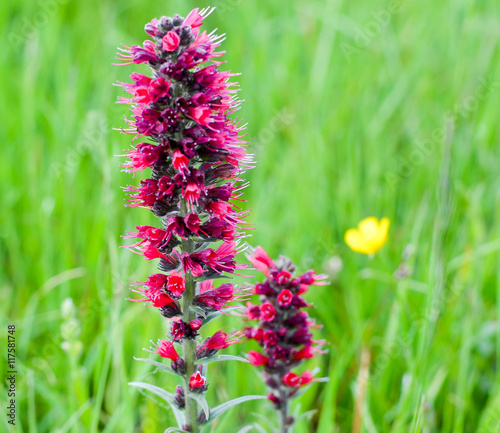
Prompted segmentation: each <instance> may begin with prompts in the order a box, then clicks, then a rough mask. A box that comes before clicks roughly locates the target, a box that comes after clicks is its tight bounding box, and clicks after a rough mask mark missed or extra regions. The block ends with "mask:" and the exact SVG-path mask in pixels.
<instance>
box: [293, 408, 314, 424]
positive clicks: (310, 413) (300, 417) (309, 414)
mask: <svg viewBox="0 0 500 433" xmlns="http://www.w3.org/2000/svg"><path fill="white" fill-rule="evenodd" d="M317 411H318V409H312V410H308V411H307V412H304V413H301V414H300V415H297V416H296V417H295V422H296V423H297V422H299V421H301V420H303V419H305V418H307V419H308V420H310V419H311V417H312V416H313V415H314V414H315V413H316V412H317Z"/></svg>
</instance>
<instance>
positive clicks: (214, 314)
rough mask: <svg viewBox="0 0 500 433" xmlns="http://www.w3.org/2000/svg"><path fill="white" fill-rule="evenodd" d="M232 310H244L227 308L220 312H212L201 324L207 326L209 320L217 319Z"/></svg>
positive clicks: (241, 308) (242, 308)
mask: <svg viewBox="0 0 500 433" xmlns="http://www.w3.org/2000/svg"><path fill="white" fill-rule="evenodd" d="M233 310H244V307H241V306H240V307H228V308H223V309H222V311H214V312H212V313H210V314H208V315H207V317H206V318H205V319H203V324H204V325H205V324H207V323H208V322H210V321H211V320H213V319H215V318H216V317H219V316H220V315H221V314H224V313H227V312H229V311H233Z"/></svg>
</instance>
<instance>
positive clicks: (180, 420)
mask: <svg viewBox="0 0 500 433" xmlns="http://www.w3.org/2000/svg"><path fill="white" fill-rule="evenodd" d="M129 385H130V386H135V387H137V388H140V389H145V390H147V391H150V392H152V393H153V394H155V395H157V396H158V397H160V398H161V399H163V400H165V401H166V402H167V403H168V404H169V405H170V407H171V408H172V411H173V412H174V416H175V420H176V421H177V425H178V427H179V428H181V427H182V426H183V425H184V424H185V423H186V419H185V417H184V413H183V412H182V411H181V410H180V409H179V408H178V407H177V405H176V404H175V396H174V394H172V393H170V392H167V391H165V390H164V389H163V388H160V387H158V386H155V385H151V384H150V383H145V382H130V383H129ZM181 431H182V430H181Z"/></svg>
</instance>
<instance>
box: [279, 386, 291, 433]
mask: <svg viewBox="0 0 500 433" xmlns="http://www.w3.org/2000/svg"><path fill="white" fill-rule="evenodd" d="M280 398H281V400H282V401H283V403H282V406H281V408H280V412H279V417H280V433H289V431H290V430H289V427H290V426H289V425H288V396H287V395H286V392H285V391H284V390H283V389H281V391H280Z"/></svg>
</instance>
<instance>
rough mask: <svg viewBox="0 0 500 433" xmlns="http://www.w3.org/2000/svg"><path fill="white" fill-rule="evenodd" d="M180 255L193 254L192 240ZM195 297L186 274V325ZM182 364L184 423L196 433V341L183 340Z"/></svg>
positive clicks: (184, 243) (183, 245) (184, 210)
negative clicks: (191, 384)
mask: <svg viewBox="0 0 500 433" xmlns="http://www.w3.org/2000/svg"><path fill="white" fill-rule="evenodd" d="M186 214H187V205H186V200H185V199H184V198H183V199H181V216H185V215H186ZM181 252H182V253H188V254H191V253H193V240H192V239H183V240H182V243H181ZM194 296H195V281H194V278H193V275H192V274H191V273H190V272H187V273H186V290H185V291H184V293H183V295H182V308H183V314H182V320H183V321H184V322H185V323H186V324H187V323H189V322H191V320H194V319H195V317H194V313H193V312H192V311H191V306H192V304H193V298H194ZM184 363H185V367H186V376H185V377H186V381H185V388H186V389H185V396H186V411H185V413H186V423H187V425H188V427H189V429H190V430H189V431H190V432H192V433H198V432H199V428H198V406H197V404H196V401H195V400H193V399H192V398H190V395H191V394H192V393H191V390H190V388H189V379H190V377H191V376H192V374H193V373H194V372H195V366H196V340H190V339H187V338H186V339H184Z"/></svg>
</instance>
